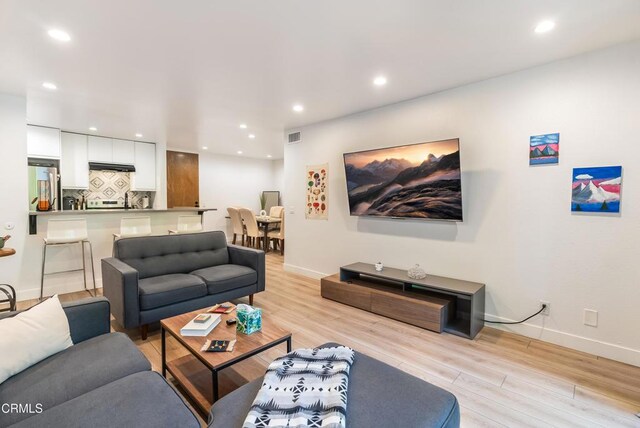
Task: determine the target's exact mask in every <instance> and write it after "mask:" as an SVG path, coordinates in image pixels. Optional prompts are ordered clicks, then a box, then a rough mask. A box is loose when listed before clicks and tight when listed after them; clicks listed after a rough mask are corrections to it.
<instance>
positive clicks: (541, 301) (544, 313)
mask: <svg viewBox="0 0 640 428" xmlns="http://www.w3.org/2000/svg"><path fill="white" fill-rule="evenodd" d="M542 305H546V307H545V308H544V311H542V312H540V315H543V316H545V317H548V316H549V312H551V304H550V303H549V302H545V301H544V300H540V309H542Z"/></svg>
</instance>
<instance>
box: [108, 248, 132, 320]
mask: <svg viewBox="0 0 640 428" xmlns="http://www.w3.org/2000/svg"><path fill="white" fill-rule="evenodd" d="M102 292H103V294H104V296H105V297H106V298H107V299H109V302H110V303H111V313H112V314H113V316H114V317H115V319H116V320H117V321H118V322H119V323H120V324H121V325H122V326H123V327H125V328H133V327H138V326H139V325H140V304H139V297H138V271H137V270H135V269H134V268H132V267H131V266H129V265H128V264H126V263H124V262H123V261H122V260H119V259H116V258H113V257H109V258H106V259H102Z"/></svg>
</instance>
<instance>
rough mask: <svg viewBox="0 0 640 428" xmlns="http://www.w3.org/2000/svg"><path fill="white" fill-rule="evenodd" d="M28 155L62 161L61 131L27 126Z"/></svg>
mask: <svg viewBox="0 0 640 428" xmlns="http://www.w3.org/2000/svg"><path fill="white" fill-rule="evenodd" d="M27 155H28V156H29V157H35V158H51V159H60V130H59V129H56V128H45V127H44V126H34V125H28V126H27Z"/></svg>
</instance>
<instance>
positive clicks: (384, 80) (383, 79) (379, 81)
mask: <svg viewBox="0 0 640 428" xmlns="http://www.w3.org/2000/svg"><path fill="white" fill-rule="evenodd" d="M373 84H374V85H376V86H384V85H386V84H387V78H386V77H384V76H378V77H376V78H375V79H373Z"/></svg>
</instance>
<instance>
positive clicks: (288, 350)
mask: <svg viewBox="0 0 640 428" xmlns="http://www.w3.org/2000/svg"><path fill="white" fill-rule="evenodd" d="M289 352H291V338H290V337H289V338H288V339H287V353H289Z"/></svg>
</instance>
